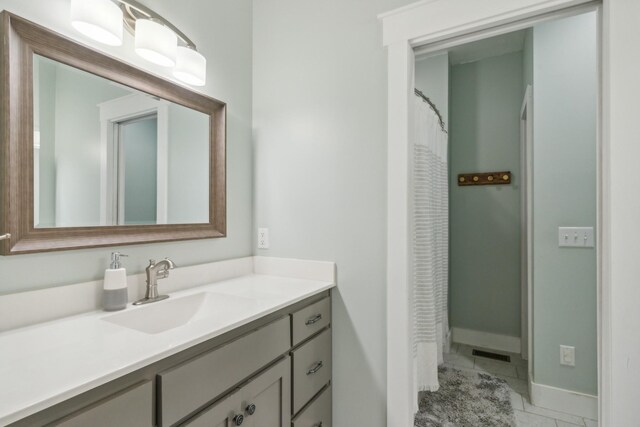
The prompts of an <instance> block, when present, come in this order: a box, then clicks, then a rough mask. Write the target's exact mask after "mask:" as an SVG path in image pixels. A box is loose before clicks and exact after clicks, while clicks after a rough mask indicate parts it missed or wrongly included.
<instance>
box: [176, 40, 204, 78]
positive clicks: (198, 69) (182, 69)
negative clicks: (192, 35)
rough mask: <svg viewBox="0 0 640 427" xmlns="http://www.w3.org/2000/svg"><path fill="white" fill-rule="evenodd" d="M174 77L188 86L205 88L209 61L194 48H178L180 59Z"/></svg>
mask: <svg viewBox="0 0 640 427" xmlns="http://www.w3.org/2000/svg"><path fill="white" fill-rule="evenodd" d="M173 75H174V76H175V78H176V79H178V80H180V81H183V82H185V83H187V84H190V85H193V86H204V84H205V82H206V79H207V59H206V58H205V57H204V56H202V54H201V53H200V52H198V51H197V50H195V49H194V48H191V47H187V46H178V58H177V60H176V66H175V68H174V69H173Z"/></svg>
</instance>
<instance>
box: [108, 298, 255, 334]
mask: <svg viewBox="0 0 640 427" xmlns="http://www.w3.org/2000/svg"><path fill="white" fill-rule="evenodd" d="M256 303H257V301H256V300H254V299H249V298H242V297H237V296H233V295H224V294H215V293H212V292H201V293H198V294H194V295H189V296H185V297H179V298H175V299H174V298H169V299H166V300H163V301H158V302H155V303H151V304H149V305H145V306H142V307H139V308H138V307H136V308H133V309H131V308H130V309H127V310H126V311H123V312H121V313H117V314H112V315H109V316H106V317H103V318H102V320H104V321H106V322H109V323H113V324H116V325H119V326H122V327H125V328H128V329H133V330H136V331H140V332H144V333H147V334H158V333H160V332H164V331H168V330H170V329H174V328H177V327H180V326H184V325H186V324H187V323H189V322H193V321H196V320H200V319H209V318H211V320H215V319H228V318H233V317H236V316H241V315H243V312H246V311H248V310H252V309H254V308H255V305H256Z"/></svg>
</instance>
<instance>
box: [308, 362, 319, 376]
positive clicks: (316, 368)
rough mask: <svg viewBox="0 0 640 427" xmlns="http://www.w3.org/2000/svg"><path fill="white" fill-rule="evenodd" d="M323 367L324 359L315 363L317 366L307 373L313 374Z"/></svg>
mask: <svg viewBox="0 0 640 427" xmlns="http://www.w3.org/2000/svg"><path fill="white" fill-rule="evenodd" d="M320 369H322V361H320V362H318V363H316V364H315V366H314V367H313V368H311V369H309V370H308V371H307V375H313V374H315V373H316V372H318V371H319V370H320Z"/></svg>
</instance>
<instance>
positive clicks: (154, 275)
mask: <svg viewBox="0 0 640 427" xmlns="http://www.w3.org/2000/svg"><path fill="white" fill-rule="evenodd" d="M175 266H176V265H175V264H174V263H173V261H171V260H170V259H169V258H165V259H163V260H162V261H158V262H157V263H156V261H155V260H153V259H150V260H149V265H148V266H147V269H146V271H147V292H146V294H145V296H144V298H142V299H141V300H138V301H136V302H134V303H133V305H142V304H149V303H151V302H157V301H162V300H163V299H167V298H169V295H158V279H164V278H167V277H169V270H173V269H174V268H175Z"/></svg>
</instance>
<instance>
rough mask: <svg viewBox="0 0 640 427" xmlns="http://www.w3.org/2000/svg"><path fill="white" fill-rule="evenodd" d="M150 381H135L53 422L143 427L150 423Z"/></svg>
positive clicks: (77, 426)
mask: <svg viewBox="0 0 640 427" xmlns="http://www.w3.org/2000/svg"><path fill="white" fill-rule="evenodd" d="M152 399H153V387H152V384H151V381H146V382H144V383H141V384H137V385H135V386H133V387H130V388H128V389H126V390H123V391H121V392H119V393H116V394H115V395H113V396H111V397H109V398H107V399H105V400H101V401H99V402H96V403H95V404H93V405H91V406H89V407H88V408H86V409H84V410H82V411H80V412H77V413H75V414H72V415H70V416H69V417H67V418H65V419H63V420H60V421H58V422H55V423H53V425H56V426H61V427H84V426H91V427H111V426H121V427H129V426H130V427H144V426H149V427H151V425H153V403H152Z"/></svg>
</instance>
